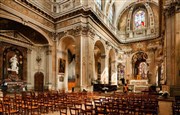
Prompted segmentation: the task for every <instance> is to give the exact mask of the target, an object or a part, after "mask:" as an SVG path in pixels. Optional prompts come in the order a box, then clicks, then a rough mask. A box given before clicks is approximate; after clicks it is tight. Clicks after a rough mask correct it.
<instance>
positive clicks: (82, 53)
mask: <svg viewBox="0 0 180 115" xmlns="http://www.w3.org/2000/svg"><path fill="white" fill-rule="evenodd" d="M79 28H80V30H79V34H77V35H76V40H77V41H76V46H77V47H76V87H78V88H80V90H83V89H86V90H89V91H90V90H92V87H91V80H92V79H93V59H94V57H93V55H94V54H93V53H94V46H93V37H94V35H95V34H94V33H93V31H92V30H91V28H90V27H89V26H80V27H79Z"/></svg>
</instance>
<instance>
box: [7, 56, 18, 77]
mask: <svg viewBox="0 0 180 115" xmlns="http://www.w3.org/2000/svg"><path fill="white" fill-rule="evenodd" d="M9 62H11V68H8V71H15V72H16V74H18V70H19V67H18V64H19V62H18V59H17V57H16V55H14V56H13V57H11V58H10V60H9Z"/></svg>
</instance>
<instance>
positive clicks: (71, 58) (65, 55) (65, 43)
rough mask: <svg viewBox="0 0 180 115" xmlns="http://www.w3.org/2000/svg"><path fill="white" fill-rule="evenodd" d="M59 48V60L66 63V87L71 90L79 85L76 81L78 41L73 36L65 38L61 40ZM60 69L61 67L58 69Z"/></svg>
mask: <svg viewBox="0 0 180 115" xmlns="http://www.w3.org/2000/svg"><path fill="white" fill-rule="evenodd" d="M58 48H59V49H60V50H61V53H60V54H59V56H58V57H59V58H60V59H62V60H64V61H65V72H64V73H62V75H63V76H64V79H65V80H64V87H66V90H71V89H72V88H73V87H75V86H76V84H77V79H76V62H75V57H76V41H75V39H74V38H73V37H72V36H64V37H62V38H61V39H60V41H59V45H58ZM58 68H60V67H58Z"/></svg>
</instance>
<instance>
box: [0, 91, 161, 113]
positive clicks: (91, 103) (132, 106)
mask: <svg viewBox="0 0 180 115" xmlns="http://www.w3.org/2000/svg"><path fill="white" fill-rule="evenodd" d="M0 103H1V104H0V112H1V113H6V114H17V115H19V114H21V115H23V114H24V115H27V114H35V113H36V114H41V113H49V111H52V112H53V111H59V112H60V115H67V113H68V111H69V112H70V114H71V115H99V114H103V115H121V114H122V115H131V114H134V115H135V114H139V115H140V114H152V115H157V114H158V101H157V97H156V96H149V95H144V94H125V95H124V94H112V95H108V96H99V95H98V94H93V93H59V92H38V93H36V92H23V94H22V95H17V94H14V96H12V97H11V96H6V97H4V98H3V100H2V101H1V102H0ZM6 106H7V107H6Z"/></svg>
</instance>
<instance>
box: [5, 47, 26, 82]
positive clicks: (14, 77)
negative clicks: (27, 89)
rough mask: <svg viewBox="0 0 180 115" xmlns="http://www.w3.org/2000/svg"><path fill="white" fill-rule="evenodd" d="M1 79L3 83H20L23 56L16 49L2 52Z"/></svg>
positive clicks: (11, 48) (12, 48)
mask: <svg viewBox="0 0 180 115" xmlns="http://www.w3.org/2000/svg"><path fill="white" fill-rule="evenodd" d="M3 68H5V69H4V70H3V78H2V80H5V81H10V82H14V81H21V80H22V76H23V75H22V74H23V71H22V70H23V55H22V53H21V51H19V50H18V49H17V48H14V47H10V48H7V49H5V50H4V52H3Z"/></svg>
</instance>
